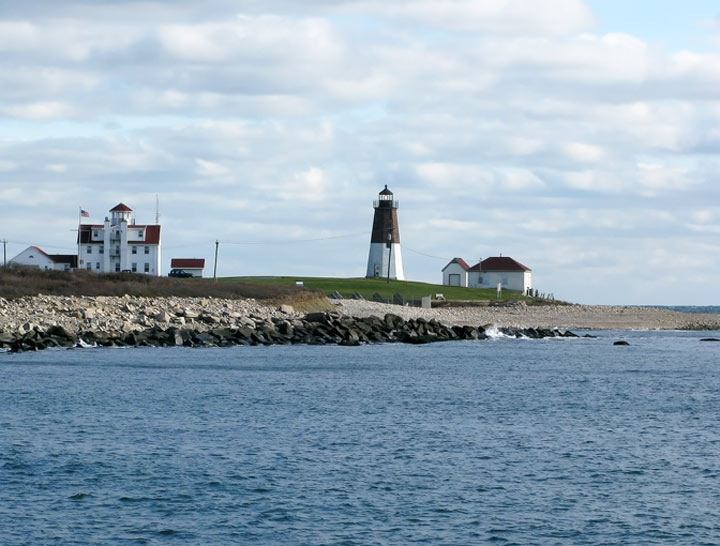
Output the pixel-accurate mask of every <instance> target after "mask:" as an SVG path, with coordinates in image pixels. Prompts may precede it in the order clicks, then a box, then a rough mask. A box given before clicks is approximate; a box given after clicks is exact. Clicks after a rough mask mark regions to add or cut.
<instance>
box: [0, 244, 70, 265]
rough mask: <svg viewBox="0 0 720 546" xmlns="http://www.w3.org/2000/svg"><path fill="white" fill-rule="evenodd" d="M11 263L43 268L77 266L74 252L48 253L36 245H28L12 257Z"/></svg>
mask: <svg viewBox="0 0 720 546" xmlns="http://www.w3.org/2000/svg"><path fill="white" fill-rule="evenodd" d="M9 263H10V264H11V265H12V264H16V265H29V266H32V267H39V268H40V269H44V270H55V271H71V270H73V269H76V268H77V256H76V255H75V254H48V253H47V252H45V251H44V250H43V249H41V248H40V247H37V246H29V247H27V248H26V249H25V250H23V251H22V252H21V253H20V254H18V255H17V256H15V257H14V258H12V259H11V260H10V262H9Z"/></svg>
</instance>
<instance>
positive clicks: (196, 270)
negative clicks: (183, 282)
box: [170, 258, 205, 277]
mask: <svg viewBox="0 0 720 546" xmlns="http://www.w3.org/2000/svg"><path fill="white" fill-rule="evenodd" d="M170 269H171V270H173V269H180V270H182V271H184V272H185V273H189V274H190V275H192V276H193V277H202V276H203V270H204V269H205V258H173V259H171V260H170Z"/></svg>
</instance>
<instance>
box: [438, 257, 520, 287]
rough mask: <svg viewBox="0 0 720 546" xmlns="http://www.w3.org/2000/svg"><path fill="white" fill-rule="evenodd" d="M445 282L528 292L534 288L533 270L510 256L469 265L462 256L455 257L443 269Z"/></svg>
mask: <svg viewBox="0 0 720 546" xmlns="http://www.w3.org/2000/svg"><path fill="white" fill-rule="evenodd" d="M442 272H443V284H444V285H446V286H465V287H468V288H497V285H498V284H501V285H502V287H503V288H504V289H506V290H518V291H520V292H523V293H525V292H528V291H529V290H531V289H532V270H531V269H530V268H529V267H526V266H524V265H523V264H521V263H520V262H518V261H517V260H514V259H512V258H510V257H508V256H495V257H491V258H485V259H484V260H481V261H479V262H478V263H477V264H475V265H474V266H472V267H470V266H468V264H467V262H465V260H463V259H462V258H453V259H452V260H450V263H448V264H447V265H446V266H445V267H444V268H443V270H442Z"/></svg>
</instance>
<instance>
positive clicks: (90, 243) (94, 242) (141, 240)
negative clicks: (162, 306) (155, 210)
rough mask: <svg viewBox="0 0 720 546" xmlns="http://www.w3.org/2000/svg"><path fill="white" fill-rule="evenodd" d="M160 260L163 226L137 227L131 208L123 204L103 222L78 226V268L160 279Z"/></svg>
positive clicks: (115, 208) (116, 207)
mask: <svg viewBox="0 0 720 546" xmlns="http://www.w3.org/2000/svg"><path fill="white" fill-rule="evenodd" d="M160 259H161V246H160V226H159V225H158V224H143V225H140V224H136V223H135V218H134V217H133V211H132V209H131V208H130V207H128V206H127V205H125V204H124V203H120V204H118V205H117V206H115V207H113V208H112V209H110V217H105V222H104V223H102V224H80V226H79V232H78V268H79V269H87V270H89V271H96V272H98V273H113V272H117V271H132V272H133V273H146V274H148V275H156V276H159V275H160V274H161V271H160Z"/></svg>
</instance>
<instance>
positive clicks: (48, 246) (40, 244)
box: [6, 239, 76, 250]
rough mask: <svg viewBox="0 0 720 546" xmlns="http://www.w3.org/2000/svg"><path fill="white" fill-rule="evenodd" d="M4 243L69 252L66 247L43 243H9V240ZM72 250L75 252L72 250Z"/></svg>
mask: <svg viewBox="0 0 720 546" xmlns="http://www.w3.org/2000/svg"><path fill="white" fill-rule="evenodd" d="M6 242H8V243H12V244H14V245H27V246H38V247H44V248H57V249H59V250H70V248H69V247H67V246H56V245H46V244H43V243H28V242H25V241H11V240H10V239H6ZM72 250H76V249H75V248H73V249H72Z"/></svg>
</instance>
